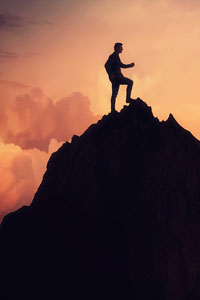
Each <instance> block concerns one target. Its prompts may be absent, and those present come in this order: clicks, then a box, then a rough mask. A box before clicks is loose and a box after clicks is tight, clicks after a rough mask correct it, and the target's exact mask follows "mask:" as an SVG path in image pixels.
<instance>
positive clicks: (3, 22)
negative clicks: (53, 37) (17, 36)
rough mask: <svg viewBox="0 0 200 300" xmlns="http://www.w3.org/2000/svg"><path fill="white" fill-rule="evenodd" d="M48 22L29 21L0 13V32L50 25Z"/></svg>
mask: <svg viewBox="0 0 200 300" xmlns="http://www.w3.org/2000/svg"><path fill="white" fill-rule="evenodd" d="M51 24H52V23H51V22H49V21H38V20H37V21H30V20H27V19H26V18H24V17H22V16H18V15H13V14H10V13H7V12H6V13H0V30H2V29H14V28H23V27H25V26H26V25H51Z"/></svg>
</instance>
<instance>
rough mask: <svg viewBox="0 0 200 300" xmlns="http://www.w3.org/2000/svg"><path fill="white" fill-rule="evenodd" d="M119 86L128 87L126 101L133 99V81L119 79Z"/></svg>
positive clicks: (125, 78) (124, 78)
mask: <svg viewBox="0 0 200 300" xmlns="http://www.w3.org/2000/svg"><path fill="white" fill-rule="evenodd" d="M119 84H122V85H124V84H125V85H127V88H126V101H127V100H129V99H131V91H132V87H133V80H131V79H129V78H127V77H123V76H122V77H120V78H119Z"/></svg>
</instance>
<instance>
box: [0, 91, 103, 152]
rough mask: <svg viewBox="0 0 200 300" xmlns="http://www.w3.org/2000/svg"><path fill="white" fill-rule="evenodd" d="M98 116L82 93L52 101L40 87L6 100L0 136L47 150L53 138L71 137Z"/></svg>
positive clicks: (26, 147) (30, 147)
mask: <svg viewBox="0 0 200 300" xmlns="http://www.w3.org/2000/svg"><path fill="white" fill-rule="evenodd" d="M99 117H100V116H95V115H94V114H93V112H92V111H91V110H90V100H89V99H88V98H87V97H86V96H84V95H82V94H81V93H80V92H76V93H73V94H71V95H70V96H68V97H65V98H62V99H60V100H58V101H57V102H56V103H53V101H52V99H50V98H48V97H47V96H45V95H44V93H43V91H42V90H41V89H39V88H34V89H32V90H30V91H29V92H28V93H25V94H22V95H19V96H17V97H16V98H15V99H13V100H12V101H10V102H9V101H8V102H4V110H2V112H1V122H0V135H1V137H2V139H3V141H4V142H5V143H7V144H8V143H14V144H15V145H18V146H20V147H21V148H22V149H33V148H37V149H39V150H42V151H46V152H47V151H48V147H49V144H50V141H51V139H52V138H55V139H56V140H57V141H58V142H61V141H65V140H70V139H71V137H72V136H73V134H77V135H80V134H81V133H82V132H83V131H84V130H85V129H86V128H87V127H88V126H89V125H90V124H91V123H95V122H96V121H97V120H98V119H99Z"/></svg>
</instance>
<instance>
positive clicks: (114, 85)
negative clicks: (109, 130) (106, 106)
mask: <svg viewBox="0 0 200 300" xmlns="http://www.w3.org/2000/svg"><path fill="white" fill-rule="evenodd" d="M118 91H119V83H117V82H116V81H113V82H112V96H111V112H112V111H115V101H116V97H117V94H118Z"/></svg>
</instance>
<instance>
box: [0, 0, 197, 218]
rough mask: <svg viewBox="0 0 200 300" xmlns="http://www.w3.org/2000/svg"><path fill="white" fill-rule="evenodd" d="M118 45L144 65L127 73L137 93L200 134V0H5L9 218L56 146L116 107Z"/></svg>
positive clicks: (0, 206)
mask: <svg viewBox="0 0 200 300" xmlns="http://www.w3.org/2000/svg"><path fill="white" fill-rule="evenodd" d="M115 42H122V43H123V48H124V51H123V52H122V54H121V55H120V57H121V60H122V62H123V63H131V62H132V61H133V62H135V67H134V68H130V69H123V70H122V72H123V74H124V75H125V76H126V77H129V78H131V79H133V81H134V86H133V91H132V97H133V98H136V97H140V98H141V99H143V100H144V101H146V102H147V104H148V105H150V106H152V110H153V114H154V116H156V117H158V118H159V120H166V119H167V118H168V115H169V113H172V114H173V115H174V117H175V119H176V120H177V121H178V122H179V123H180V124H181V125H182V126H183V127H185V128H186V129H188V130H189V131H191V132H192V134H193V135H194V136H196V137H197V138H198V139H199V138H200V96H199V95H200V94H199V87H200V84H199V70H200V2H199V0H133V1H131V0H123V1H118V0H107V1H106V0H101V1H100V0H99V1H96V0H93V1H92V0H81V1H76V0H73V1H67V0H56V1H55V0H29V1H27V0H6V1H4V0H1V1H0V101H1V110H0V220H1V219H2V217H3V216H4V215H5V214H6V213H8V212H9V211H12V210H15V209H16V208H18V207H20V206H22V205H24V204H29V203H30V202H31V200H32V198H33V195H34V193H35V192H36V190H37V187H38V185H39V184H40V182H41V179H42V175H43V173H44V172H45V169H46V163H47V161H48V158H49V156H50V154H51V153H52V152H53V151H56V150H57V149H58V147H59V146H61V145H62V143H63V142H65V141H66V140H68V141H70V139H71V137H72V135H73V134H81V133H82V132H83V131H84V130H85V129H86V128H87V127H88V126H89V125H90V124H91V123H94V122H96V121H97V120H98V119H99V118H100V117H101V116H102V115H103V114H107V113H108V112H109V110H110V94H111V85H110V82H109V80H108V77H107V74H106V72H105V69H104V63H105V61H106V60H107V57H108V56H109V55H110V54H111V53H112V52H113V45H114V43H115ZM125 90H126V87H125V86H121V87H120V91H119V94H118V97H117V105H116V108H117V110H120V109H121V108H122V107H123V105H124V104H125Z"/></svg>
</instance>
